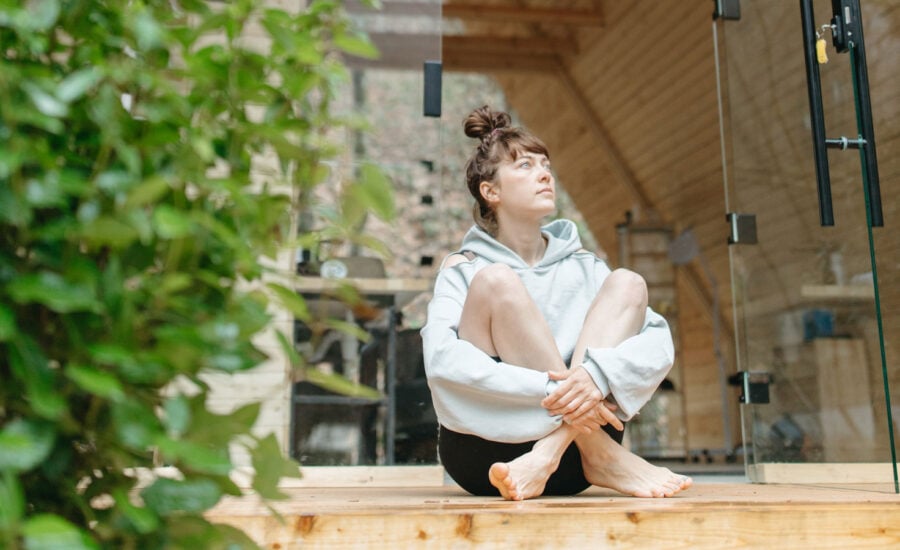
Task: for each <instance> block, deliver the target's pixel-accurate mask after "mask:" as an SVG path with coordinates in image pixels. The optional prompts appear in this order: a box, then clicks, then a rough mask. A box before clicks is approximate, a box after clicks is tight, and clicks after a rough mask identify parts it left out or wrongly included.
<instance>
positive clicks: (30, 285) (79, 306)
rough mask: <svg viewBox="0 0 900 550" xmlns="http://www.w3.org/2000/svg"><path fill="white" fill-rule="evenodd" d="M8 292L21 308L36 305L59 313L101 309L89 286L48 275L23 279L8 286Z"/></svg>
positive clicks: (57, 275) (42, 274)
mask: <svg viewBox="0 0 900 550" xmlns="http://www.w3.org/2000/svg"><path fill="white" fill-rule="evenodd" d="M7 291H8V292H9V294H10V296H12V298H13V300H15V301H16V302H18V303H20V304H22V303H30V302H38V303H40V304H44V305H45V306H47V307H48V308H50V309H51V310H53V311H58V312H60V313H69V312H72V311H98V310H99V308H100V302H99V301H97V296H96V292H95V290H94V289H93V288H92V287H91V286H90V285H89V284H85V283H75V282H71V281H67V280H66V279H64V278H63V277H62V276H61V275H59V274H58V273H52V272H50V271H42V272H40V273H37V274H28V275H23V276H21V277H19V278H17V279H15V280H14V281H13V282H11V283H10V284H9V286H8V287H7Z"/></svg>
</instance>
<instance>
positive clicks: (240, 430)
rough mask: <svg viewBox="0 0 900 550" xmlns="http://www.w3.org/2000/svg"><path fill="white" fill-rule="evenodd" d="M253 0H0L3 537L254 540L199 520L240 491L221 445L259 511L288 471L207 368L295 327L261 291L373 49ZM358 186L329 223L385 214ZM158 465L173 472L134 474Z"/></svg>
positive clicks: (339, 16)
mask: <svg viewBox="0 0 900 550" xmlns="http://www.w3.org/2000/svg"><path fill="white" fill-rule="evenodd" d="M259 4H262V2H257V1H253V0H234V1H229V2H224V3H219V2H215V3H213V2H203V1H199V0H177V1H155V0H144V1H141V0H135V1H130V2H102V1H93V0H29V1H27V2H21V1H20V0H0V49H2V51H3V56H4V59H3V62H2V64H0V143H2V147H0V380H2V384H0V547H3V548H13V549H15V548H21V547H26V548H72V549H78V548H99V547H105V548H140V549H146V548H186V547H206V548H219V547H222V548H225V547H245V546H254V545H253V543H252V542H251V541H250V540H249V539H248V538H247V537H246V536H245V535H244V534H243V533H241V532H240V531H239V530H236V529H234V528H231V527H227V526H221V525H213V524H211V523H209V522H208V521H207V520H205V519H204V517H203V513H204V511H206V510H208V509H209V508H210V507H212V506H214V505H215V504H216V503H217V502H218V501H219V499H220V498H221V497H222V496H223V495H238V494H239V493H240V491H239V489H238V487H237V486H235V485H234V483H233V482H232V481H231V480H230V479H229V473H230V472H231V470H232V468H233V465H232V462H231V459H230V456H229V444H237V445H243V446H245V447H246V448H247V449H248V450H249V453H250V454H251V456H252V460H253V464H254V465H255V466H256V470H257V472H258V473H259V475H257V476H256V477H255V479H254V482H253V488H254V489H255V490H256V492H258V493H259V494H260V495H262V496H263V497H264V498H277V497H279V496H280V494H279V492H278V490H277V483H278V479H279V478H280V477H281V476H283V475H297V472H298V467H297V465H296V463H293V462H291V461H288V460H286V459H285V458H284V457H283V456H282V455H281V453H280V450H279V447H278V444H277V442H276V440H275V439H274V437H273V436H269V437H265V438H260V437H256V436H253V435H251V427H252V425H253V423H254V422H255V420H256V418H257V415H258V413H259V404H251V405H247V406H244V407H241V408H239V409H237V410H236V411H234V412H232V413H230V414H216V413H213V412H211V411H210V410H208V409H207V406H206V398H207V396H208V394H209V392H210V388H209V386H208V385H207V384H206V382H205V381H204V379H203V377H202V374H203V373H210V372H222V373H237V372H244V371H247V370H249V369H252V368H253V367H254V366H256V365H258V364H259V363H260V362H262V361H263V360H264V359H265V356H264V354H263V353H262V352H261V351H260V350H258V349H256V348H255V347H254V345H253V344H252V342H251V337H252V336H253V335H254V334H257V333H258V332H260V331H262V330H264V329H265V328H266V327H267V326H268V323H269V321H270V318H269V315H268V314H267V307H268V306H269V304H270V303H272V302H274V303H275V304H277V305H280V307H285V308H287V309H289V310H291V311H292V312H294V313H295V314H296V315H299V316H301V317H302V316H304V315H305V316H309V313H308V312H307V311H306V310H305V308H304V307H303V304H302V300H299V299H298V298H297V297H296V295H295V294H294V293H293V292H291V290H290V282H289V278H288V279H285V278H284V277H282V278H281V279H278V281H280V282H269V283H268V284H255V283H256V282H259V281H261V279H262V277H264V276H265V275H266V274H267V269H270V270H271V269H274V268H271V267H270V268H265V267H263V266H264V265H274V264H276V258H277V257H278V252H279V250H284V249H285V247H289V246H291V245H292V244H293V243H292V240H293V239H296V238H298V237H297V235H298V228H297V220H298V215H297V214H298V213H299V212H300V211H301V210H304V209H307V208H309V207H310V205H309V201H310V197H311V196H312V191H313V189H314V187H315V186H316V185H317V184H319V183H321V182H322V181H323V174H324V172H325V171H324V170H323V169H322V168H323V167H322V162H323V161H325V160H327V159H332V158H334V157H336V156H337V155H338V154H339V153H340V151H341V145H340V144H336V143H335V140H334V138H333V135H332V133H333V131H334V129H335V128H342V127H348V126H353V125H356V124H359V123H358V121H355V120H354V119H353V118H352V117H349V116H344V117H341V116H338V115H336V114H335V112H334V110H333V109H332V103H331V102H332V99H333V97H334V94H335V90H337V89H338V88H339V87H340V86H344V85H346V83H347V82H348V74H347V71H346V68H345V67H344V65H343V64H342V62H341V60H340V57H339V55H338V53H339V52H340V51H345V52H349V53H352V54H354V55H362V56H373V55H375V54H376V52H375V51H374V48H373V47H372V46H371V44H370V43H369V41H368V40H367V39H366V38H365V37H364V36H362V35H360V34H358V33H357V32H356V31H355V30H354V29H353V28H352V26H351V25H350V24H349V23H348V19H347V17H346V14H344V12H343V9H342V6H341V3H340V2H337V1H321V0H320V1H311V2H309V4H308V6H307V8H306V9H305V10H303V11H301V12H299V13H288V12H286V11H283V10H280V9H268V8H265V7H264V6H260V5H259ZM251 28H252V29H253V33H254V36H255V38H254V39H253V40H250V39H248V38H247V36H248V33H247V32H246V31H247V30H248V29H251ZM261 43H267V44H269V45H268V47H266V48H262V47H261V46H260V44H261ZM260 158H263V159H267V163H268V161H271V164H272V165H273V168H271V169H270V170H269V171H268V172H266V173H265V177H264V178H262V179H264V180H265V181H264V182H257V184H255V185H254V184H252V183H251V167H252V166H254V165H255V164H256V162H257V159H260ZM267 166H268V164H267ZM254 172H258V170H257V169H256V168H254ZM365 176H366V177H365V178H362V179H361V180H360V181H359V182H350V183H349V184H347V185H346V186H345V187H346V193H345V196H346V197H347V198H346V199H345V200H346V204H345V205H343V207H342V208H340V209H338V210H337V212H338V213H339V214H338V215H335V217H334V219H333V220H332V221H333V222H334V223H333V225H334V226H335V227H337V228H348V227H353V226H354V225H355V224H356V223H357V221H358V219H359V218H360V217H361V216H362V212H363V211H371V212H373V213H375V214H376V215H379V216H384V217H388V216H390V215H391V214H392V210H393V206H392V202H391V199H390V196H389V195H390V194H389V187H388V186H387V185H385V182H384V180H383V178H382V177H380V176H378V174H377V170H370V169H368V168H367V169H366V171H365ZM343 215H346V216H345V217H346V219H344V218H342V217H341V216H343ZM330 237H331V236H329V238H330ZM317 238H319V237H317V236H315V235H312V236H310V235H300V236H299V239H300V240H301V241H302V240H303V239H307V240H309V239H313V240H315V239H317ZM261 259H262V260H266V259H268V261H261ZM283 267H284V268H285V269H283V271H289V269H290V267H291V266H283ZM281 341H282V344H283V345H284V347H285V348H286V349H285V351H286V352H288V353H290V352H292V350H290V349H288V348H290V343H289V342H288V341H287V339H285V338H284V337H281ZM295 355H296V354H294V355H292V356H295ZM175 381H180V383H179V384H177V385H176V384H173V382H175ZM175 388H184V389H182V390H176V389H175ZM154 456H155V457H156V460H154ZM154 464H165V465H167V466H171V470H173V471H175V472H176V473H177V475H175V476H174V477H171V478H168V477H167V478H161V477H154V478H153V479H151V480H150V481H149V482H148V483H146V484H138V481H137V476H136V474H135V472H141V471H147V472H151V473H152V472H153V470H149V469H150V468H152V467H153V466H154Z"/></svg>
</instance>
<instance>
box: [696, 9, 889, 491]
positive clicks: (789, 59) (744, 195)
mask: <svg viewBox="0 0 900 550" xmlns="http://www.w3.org/2000/svg"><path fill="white" fill-rule="evenodd" d="M814 6H815V13H816V20H815V24H816V27H817V28H819V27H820V25H822V24H825V23H829V22H830V20H831V17H832V13H831V7H832V6H831V2H828V1H816V2H814ZM862 9H863V16H864V25H865V26H864V28H865V40H866V45H867V46H869V48H868V51H867V55H868V68H869V82H870V84H871V98H872V102H873V105H874V109H873V111H874V125H875V135H876V138H877V139H878V142H877V143H878V156H879V161H880V164H879V165H880V172H881V195H882V197H884V201H883V202H884V217H885V227H876V228H874V230H873V235H874V244H875V246H874V249H873V248H871V247H870V239H869V232H868V229H867V221H866V198H865V195H864V192H863V183H862V181H863V180H862V175H861V168H860V156H859V153H858V151H854V150H845V151H842V150H837V149H830V150H829V152H828V158H829V166H830V172H831V189H832V197H833V208H834V220H835V223H834V225H833V226H830V227H823V226H822V225H821V224H820V219H819V208H818V200H817V194H816V175H815V165H814V160H813V142H812V138H811V129H810V128H811V126H810V110H809V100H808V93H807V81H806V70H805V65H804V50H803V40H802V36H803V35H802V27H801V17H800V8H799V5H798V2H785V1H783V0H756V1H753V2H742V3H741V17H740V19H739V20H719V21H718V22H716V23H715V30H716V32H715V33H714V36H716V41H717V49H718V60H719V62H718V69H719V74H720V79H721V83H722V87H721V90H722V96H721V99H722V105H723V127H724V135H723V139H724V141H723V144H724V145H725V146H724V147H723V151H724V153H725V155H724V156H725V174H726V178H725V185H726V190H725V191H726V208H727V210H728V212H730V213H736V214H740V215H742V216H743V217H742V218H741V219H742V220H744V221H747V220H749V223H748V225H750V226H752V219H753V217H754V216H755V230H756V235H755V239H754V238H753V236H752V235H751V232H750V231H746V230H743V231H740V232H739V234H738V235H737V237H738V238H737V241H738V244H733V245H731V246H730V248H729V249H730V255H731V269H732V287H733V293H734V296H733V298H734V308H735V315H734V319H735V324H736V334H737V349H738V365H739V370H740V371H742V372H743V373H744V374H743V377H744V399H743V401H744V404H743V405H742V424H743V426H742V429H743V438H744V449H745V453H746V461H747V465H748V474H749V475H750V477H751V479H754V480H757V481H783V482H787V481H794V482H804V481H807V482H814V483H815V482H822V483H826V482H829V481H831V482H834V481H835V480H834V477H833V475H834V474H833V472H834V471H835V470H834V468H833V467H832V468H830V469H829V470H828V471H830V472H832V474H831V476H832V477H831V479H829V478H827V477H825V472H826V470H825V469H821V468H814V467H803V468H798V467H797V465H798V464H801V465H806V466H813V465H822V464H831V465H833V464H847V466H846V467H842V468H841V469H840V470H839V471H840V472H842V474H841V475H846V478H845V479H843V480H844V481H859V482H881V483H885V484H889V485H891V486H893V483H892V481H894V480H893V479H892V478H893V477H894V476H895V475H896V474H895V472H896V466H895V452H894V447H893V441H892V439H895V438H892V437H891V430H890V429H889V427H888V424H889V421H890V417H891V415H890V414H889V410H890V409H889V406H888V400H887V399H886V395H885V389H886V387H887V388H889V387H890V386H888V385H887V384H886V382H892V383H893V387H894V388H896V387H897V386H898V379H900V366H898V365H900V361H898V355H897V354H898V353H900V324H898V322H900V313H898V312H900V307H898V306H900V288H898V287H900V285H898V283H900V280H898V279H900V270H898V265H900V264H898V250H900V232H897V231H894V232H893V234H892V233H891V232H890V231H891V226H892V225H893V224H896V220H897V206H896V200H893V198H894V197H896V196H897V191H898V189H897V186H898V177H897V175H898V173H900V139H898V135H897V132H896V127H897V122H898V116H900V115H898V110H897V104H898V101H897V93H896V90H897V89H900V86H898V79H897V76H896V75H897V74H898V73H900V57H898V56H896V55H893V54H888V52H887V46H886V45H887V44H891V43H893V44H896V43H897V41H898V40H900V26H898V23H900V22H898V17H900V16H898V14H900V1H896V0H891V1H884V2H864V3H863V6H862ZM820 30H821V29H820ZM824 32H825V38H826V39H827V46H828V47H827V53H828V57H829V58H830V59H829V61H828V63H827V64H824V65H820V71H821V82H822V96H823V102H824V112H825V121H826V135H827V137H828V138H839V137H841V136H847V137H849V138H851V139H855V138H856V137H857V135H858V134H857V125H856V118H855V109H854V89H853V82H852V79H851V67H850V60H849V55H847V54H838V53H836V52H835V51H834V48H833V47H832V46H831V37H830V34H828V32H827V30H826V31H824ZM735 225H736V226H741V225H742V224H735ZM743 229H746V227H744V228H743ZM872 255H874V258H875V260H877V266H878V267H879V268H880V271H877V275H878V276H880V280H879V281H878V282H879V283H880V285H876V284H875V282H874V279H875V275H876V273H874V272H873V260H872ZM878 291H880V292H878ZM876 297H877V298H878V300H879V302H880V311H881V312H883V313H884V317H883V318H880V317H879V311H878V310H879V308H877V307H876ZM879 327H881V328H882V329H883V331H882V332H879ZM882 336H883V338H882ZM882 340H883V343H884V345H882ZM883 355H884V358H885V360H884V361H882V357H883ZM895 401H896V400H895ZM896 416H897V410H896V405H895V406H894V411H893V417H894V418H896ZM893 430H894V432H896V430H897V428H896V423H894V427H893ZM894 483H895V481H894Z"/></svg>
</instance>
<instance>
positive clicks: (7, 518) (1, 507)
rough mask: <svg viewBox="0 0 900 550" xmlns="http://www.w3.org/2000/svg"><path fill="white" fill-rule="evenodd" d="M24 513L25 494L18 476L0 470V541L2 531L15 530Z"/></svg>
mask: <svg viewBox="0 0 900 550" xmlns="http://www.w3.org/2000/svg"><path fill="white" fill-rule="evenodd" d="M24 514H25V496H24V495H23V494H22V486H21V485H19V478H18V476H16V475H14V474H13V473H12V472H10V471H6V472H3V471H0V542H3V538H2V533H3V532H4V531H5V532H7V533H13V532H15V531H17V530H18V529H17V528H18V524H19V522H20V521H21V519H22V516H23V515H24Z"/></svg>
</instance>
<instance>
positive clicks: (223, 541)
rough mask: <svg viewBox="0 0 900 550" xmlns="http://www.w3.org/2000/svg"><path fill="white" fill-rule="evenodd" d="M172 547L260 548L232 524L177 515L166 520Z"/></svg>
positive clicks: (248, 549) (225, 549)
mask: <svg viewBox="0 0 900 550" xmlns="http://www.w3.org/2000/svg"><path fill="white" fill-rule="evenodd" d="M166 527H167V533H168V535H169V538H170V541H169V545H167V547H171V548H204V549H208V550H245V549H246V550H250V549H254V548H259V546H257V544H256V543H255V542H254V541H253V540H252V539H251V538H250V537H248V536H247V535H246V534H245V533H244V532H243V531H241V530H240V529H237V528H235V527H232V526H230V525H221V524H217V523H211V522H209V521H207V520H206V519H204V518H202V517H199V516H188V515H176V516H172V517H170V518H168V519H167V520H166Z"/></svg>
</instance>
